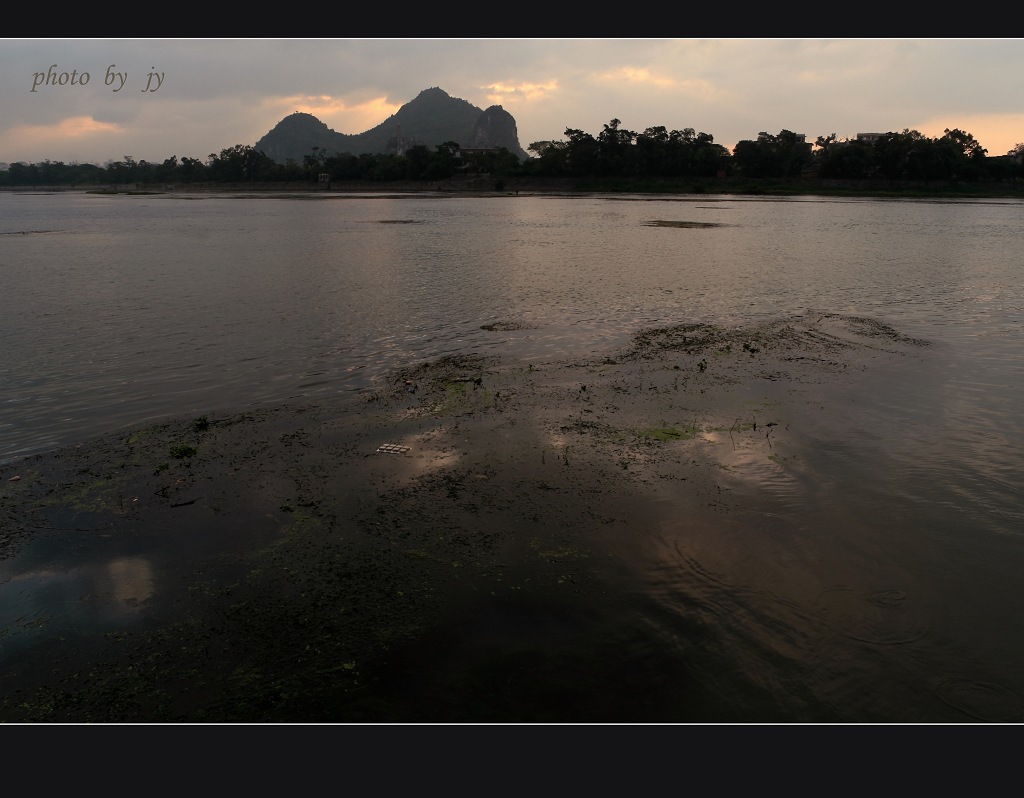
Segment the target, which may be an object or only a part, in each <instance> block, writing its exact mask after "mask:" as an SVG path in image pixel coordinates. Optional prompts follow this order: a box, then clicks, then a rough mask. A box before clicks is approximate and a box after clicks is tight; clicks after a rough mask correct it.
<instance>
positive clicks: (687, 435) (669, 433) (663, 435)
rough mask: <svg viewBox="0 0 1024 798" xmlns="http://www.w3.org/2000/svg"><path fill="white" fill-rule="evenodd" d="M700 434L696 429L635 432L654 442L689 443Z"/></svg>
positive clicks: (654, 428) (653, 428)
mask: <svg viewBox="0 0 1024 798" xmlns="http://www.w3.org/2000/svg"><path fill="white" fill-rule="evenodd" d="M698 434H700V429H699V428H697V427H683V428H682V429H679V428H678V427H649V428H647V429H642V430H640V431H639V432H637V435H639V436H640V437H641V438H650V439H652V440H656V441H689V440H693V439H694V438H695V437H697V435H698Z"/></svg>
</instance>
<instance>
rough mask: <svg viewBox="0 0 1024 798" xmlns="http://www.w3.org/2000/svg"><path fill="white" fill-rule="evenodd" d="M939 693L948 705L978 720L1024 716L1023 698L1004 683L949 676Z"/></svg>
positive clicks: (991, 720)
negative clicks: (950, 677) (1004, 685)
mask: <svg viewBox="0 0 1024 798" xmlns="http://www.w3.org/2000/svg"><path fill="white" fill-rule="evenodd" d="M935 693H936V695H938V697H939V698H940V699H941V700H942V701H944V702H945V703H946V704H948V705H949V706H951V707H953V708H954V709H958V710H960V711H961V712H963V713H964V714H965V715H967V716H969V717H972V718H974V719H976V720H983V721H988V722H990V723H1010V722H1013V721H1019V720H1020V719H1021V718H1022V717H1024V702H1022V701H1021V699H1020V696H1018V695H1017V694H1016V693H1014V692H1013V691H1011V690H1008V689H1007V688H1005V687H1002V686H1001V685H998V684H991V683H988V682H976V681H973V680H970V679H947V680H946V681H944V682H942V684H940V685H939V686H938V687H937V688H936V689H935Z"/></svg>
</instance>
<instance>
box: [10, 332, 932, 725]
mask: <svg viewBox="0 0 1024 798" xmlns="http://www.w3.org/2000/svg"><path fill="white" fill-rule="evenodd" d="M924 345H925V344H924V342H921V341H914V340H911V339H907V338H905V337H903V336H901V335H900V334H899V333H898V332H897V331H895V330H892V329H891V328H888V327H886V326H885V325H882V324H880V323H878V322H876V321H873V320H870V319H864V318H858V317H848V316H841V315H838V314H821V315H820V316H815V317H814V318H811V317H795V318H789V319H780V320H776V321H773V322H768V323H765V324H761V325H756V326H751V327H747V328H739V329H726V328H721V327H714V326H710V325H701V324H693V325H679V326H675V327H667V328H657V329H650V330H642V331H640V332H638V333H637V334H636V335H635V336H634V339H633V342H632V344H631V345H630V346H629V347H627V348H626V349H624V350H622V351H620V352H614V353H609V354H608V355H607V356H605V357H603V358H597V359H594V360H589V361H574V362H566V363H548V364H540V365H524V364H522V363H518V362H514V361H505V360H501V359H499V358H496V357H475V356H467V357H447V358H442V359H440V360H436V361H432V362H430V363H424V364H421V365H418V366H416V367H410V368H408V369H402V370H399V371H395V372H393V373H391V374H390V375H389V376H388V377H387V379H386V380H385V381H384V382H383V383H382V384H381V385H380V386H379V387H378V388H377V389H376V390H374V391H370V392H367V393H366V394H365V395H361V396H360V397H359V398H357V399H354V400H353V399H348V398H346V399H344V400H339V401H337V402H333V401H324V402H318V403H315V404H304V405H279V406H276V407H272V408H264V409H260V410H255V411H248V412H240V413H238V414H234V415H230V416H224V417H218V418H207V417H201V418H194V419H190V418H180V419H176V420H173V421H171V422H168V423H165V424H159V425H152V426H147V427H142V428H137V429H134V430H130V431H128V432H127V433H125V434H117V435H108V436H103V437H101V438H98V439H94V440H91V441H83V442H81V443H79V444H77V445H73V446H68V447H63V448H61V449H58V450H55V451H50V452H45V453H42V454H38V455H30V456H27V457H25V458H22V459H19V460H18V461H16V462H13V463H8V464H4V465H2V466H0V522H2V526H0V529H2V530H3V532H2V535H0V564H2V565H3V566H4V572H3V573H4V578H3V579H0V589H5V590H7V591H8V593H7V594H6V595H8V596H9V597H10V596H12V595H16V596H24V595H29V594H31V595H32V596H34V597H36V598H34V599H33V600H32V601H34V602H35V603H32V601H30V602H29V603H28V604H25V603H24V600H23V599H22V600H21V604H20V605H19V606H18V607H16V608H15V609H13V610H12V611H11V612H9V614H8V615H7V616H5V617H4V623H3V625H2V626H0V652H2V653H3V658H2V659H0V684H2V685H3V687H4V689H3V691H2V695H0V722H7V723H37V722H70V723H79V722H89V723H123V722H188V723H192V722H230V723H237V722H243V723H245V722H247V723H254V722H289V723H304V722H329V723H377V722H400V723H408V722H424V723H432V722H474V723H475V722H701V721H733V722H748V721H797V720H817V721H842V720H844V718H843V717H842V712H841V711H839V710H835V709H833V710H828V709H823V708H817V709H816V710H813V711H810V712H809V714H808V710H803V709H799V708H792V709H786V708H779V707H773V704H772V702H767V703H766V704H765V707H762V708H761V709H759V710H754V711H753V712H754V715H755V716H753V717H751V716H749V715H747V713H749V712H751V711H752V710H750V708H749V707H744V706H731V705H729V704H728V703H725V704H722V703H716V702H715V700H714V697H713V696H712V695H710V694H709V695H698V696H697V697H696V698H695V696H694V692H693V688H692V685H691V687H690V688H689V689H688V690H687V691H686V693H685V695H684V694H682V693H681V692H679V691H680V690H682V687H681V686H680V685H677V684H672V683H669V682H666V679H665V676H666V674H667V673H669V672H674V671H675V670H676V669H677V668H678V666H679V662H678V661H677V658H678V656H679V654H678V652H673V651H661V650H658V649H657V647H656V640H655V638H653V637H650V635H651V634H652V632H651V631H650V630H646V629H645V628H643V627H637V626H636V624H635V618H634V613H635V606H633V605H632V604H630V603H628V602H627V601H626V598H627V597H628V598H629V601H630V602H636V601H641V602H642V601H646V600H647V599H644V598H643V597H642V595H640V594H642V587H641V583H640V582H638V576H637V573H636V572H635V571H634V568H635V566H636V563H637V562H639V561H640V560H642V559H643V557H645V556H646V552H645V551H644V546H645V545H647V544H646V543H645V542H644V539H643V537H641V536H638V534H637V530H641V529H653V528H657V527H658V526H659V525H663V524H666V523H669V522H670V521H671V519H675V518H678V517H681V516H685V517H686V518H688V519H689V520H690V522H692V523H694V524H698V525H700V524H704V525H707V526H709V527H711V526H714V525H715V524H719V523H722V522H723V521H727V520H728V519H729V517H730V514H740V513H745V512H748V511H752V510H751V508H752V507H754V508H755V509H756V502H755V503H754V504H752V502H754V500H755V498H756V497H755V494H754V493H751V492H750V488H749V484H747V483H746V482H745V480H744V476H743V473H742V472H743V469H744V468H745V467H747V465H749V464H751V463H754V464H756V467H757V468H759V469H765V468H768V469H772V470H773V471H775V472H777V473H780V474H784V473H785V472H786V471H787V470H790V469H797V470H798V469H799V467H800V465H799V458H798V448H797V447H796V437H797V435H798V434H799V428H800V426H801V425H802V423H803V421H802V418H804V417H805V416H806V415H807V414H809V413H814V414H820V413H824V414H826V415H827V413H828V412H829V411H828V409H827V408H825V407H823V402H822V399H821V397H822V395H823V394H822V392H823V391H827V390H831V389H832V388H834V387H835V386H836V385H841V384H842V383H843V382H844V381H846V380H851V379H861V378H862V377H863V375H864V374H865V373H867V372H869V370H870V366H871V362H872V360H874V359H876V358H881V359H883V360H887V361H888V360H891V359H893V358H899V357H904V356H914V354H915V353H916V352H919V351H920V348H921V347H922V346H924ZM745 464H746V465H745ZM757 501H760V499H757ZM55 591H56V592H55ZM46 596H49V597H50V598H49V603H46V602H45V601H44V600H43V599H44V598H45V597H46ZM630 650H649V651H651V652H652V654H651V656H649V657H645V658H643V659H642V660H634V659H623V656H624V655H623V652H624V651H630ZM623 669H626V670H627V671H628V673H629V678H628V680H627V683H628V684H629V687H628V688H627V689H621V688H622V683H620V682H619V680H620V679H621V678H622V676H623ZM737 678H739V677H737ZM768 707H773V708H768Z"/></svg>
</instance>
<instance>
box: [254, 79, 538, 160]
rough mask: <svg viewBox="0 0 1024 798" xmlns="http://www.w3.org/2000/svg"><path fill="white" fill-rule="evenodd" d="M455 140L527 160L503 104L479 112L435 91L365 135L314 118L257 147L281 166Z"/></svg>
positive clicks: (297, 117) (298, 120) (295, 118)
mask: <svg viewBox="0 0 1024 798" xmlns="http://www.w3.org/2000/svg"><path fill="white" fill-rule="evenodd" d="M446 141H454V142H456V143H457V144H459V146H461V147H464V148H477V147H479V148H485V147H505V148H506V149H507V150H508V151H509V152H511V153H514V154H515V155H516V156H517V157H519V158H520V159H526V158H527V157H529V156H528V155H527V153H526V151H525V150H524V149H523V148H522V146H521V145H520V144H519V133H518V130H517V128H516V120H515V119H514V118H513V117H512V114H510V113H509V112H508V111H506V110H505V109H504V108H502V107H501V106H500V105H492V106H491V107H490V108H488V109H486V110H481V109H479V108H477V107H476V106H475V105H472V104H470V103H468V102H466V101H465V100H460V99H459V98H457V97H452V96H450V95H449V94H448V93H447V92H445V91H443V90H441V89H439V88H437V87H434V88H431V89H424V90H423V91H421V92H420V93H419V95H417V97H416V99H414V100H412V101H410V102H408V103H406V104H405V105H403V106H402V107H401V108H399V109H398V111H397V112H396V113H394V114H392V115H391V116H389V117H388V118H387V119H385V120H384V121H383V122H381V123H380V124H379V125H377V126H376V127H375V128H372V129H370V130H367V131H365V132H364V133H356V134H351V135H350V134H347V133H338V132H336V131H334V130H331V128H329V127H327V125H325V124H324V123H323V122H321V121H320V120H319V119H317V118H316V117H315V116H313V115H312V114H304V113H294V114H291V115H290V116H286V117H285V118H284V119H282V120H281V121H280V122H278V123H277V125H276V126H275V127H274V129H273V130H271V131H270V132H269V133H267V134H266V135H265V136H264V137H263V138H261V139H260V140H259V141H257V142H256V144H255V145H254V146H255V148H256V149H257V150H262V151H263V152H264V153H266V154H267V156H268V157H270V158H271V159H272V160H274V161H276V162H277V163H286V162H287V161H288V159H293V160H295V161H297V162H298V163H302V159H303V158H304V157H305V156H307V155H309V154H310V153H312V152H313V148H314V147H319V148H320V149H322V150H326V151H327V153H328V155H334V154H336V153H346V152H347V153H351V154H353V155H361V154H363V153H370V154H379V153H391V154H399V155H400V154H403V153H405V152H406V151H407V150H408V149H410V148H411V147H414V146H417V145H421V144H422V145H425V146H426V147H427V148H428V149H431V150H433V149H434V147H436V146H437V145H438V144H443V143H444V142H446Z"/></svg>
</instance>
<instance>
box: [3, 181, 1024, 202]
mask: <svg viewBox="0 0 1024 798" xmlns="http://www.w3.org/2000/svg"><path fill="white" fill-rule="evenodd" d="M0 191H8V192H12V193H18V192H30V193H38V192H54V193H57V192H67V191H75V192H83V193H90V194H142V195H148V194H189V193H224V192H232V193H236V192H247V193H267V194H280V193H301V194H322V195H325V196H331V195H344V194H349V193H374V194H378V193H396V194H417V195H425V194H438V195H441V196H444V195H449V196H450V195H466V196H488V195H502V196H505V195H516V194H520V195H525V194H569V195H571V194H581V195H582V194H648V195H651V196H658V195H665V194H683V195H688V194H694V195H703V194H714V195H737V196H769V197H771V196H779V197H792V196H820V197H851V198H854V197H873V198H887V199H951V200H952V199H1021V198H1024V183H1021V182H1014V181H1008V182H999V183H986V182H950V181H930V182H929V181H909V180H907V181H899V180H823V179H819V178H792V179H753V178H740V177H716V178H691V179H644V180H631V179H624V178H607V179H599V178H531V177H517V176H511V177H498V176H484V177H476V178H473V179H464V178H458V179H446V180H429V181H422V180H399V181H386V182H385V181H358V180H356V181H334V182H332V183H329V184H327V183H309V182H308V181H284V182H267V183H257V182H248V183H180V184H149V183H132V184H124V185H76V186H0Z"/></svg>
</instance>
